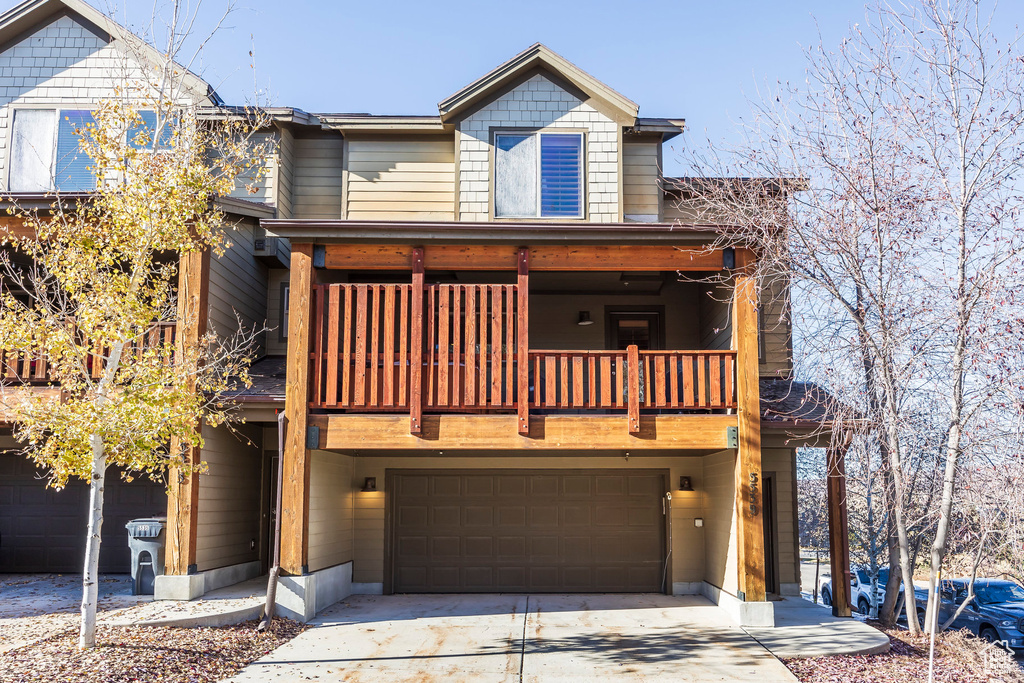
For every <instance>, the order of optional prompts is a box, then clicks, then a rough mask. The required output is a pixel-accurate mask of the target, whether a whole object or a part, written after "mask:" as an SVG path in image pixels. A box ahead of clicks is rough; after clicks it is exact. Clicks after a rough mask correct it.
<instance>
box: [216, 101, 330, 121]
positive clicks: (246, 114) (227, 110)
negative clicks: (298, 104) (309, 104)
mask: <svg viewBox="0 0 1024 683" xmlns="http://www.w3.org/2000/svg"><path fill="white" fill-rule="evenodd" d="M253 112H259V113H262V114H266V115H267V116H269V117H270V119H271V120H272V121H273V122H274V123H294V124H297V125H300V126H319V125H320V119H319V118H318V117H317V116H316V115H315V114H310V113H308V112H305V111H302V110H301V109H296V108H294V107H244V106H235V105H230V106H229V105H225V106H217V107H200V108H199V111H198V112H197V115H198V117H199V118H200V119H202V120H204V121H235V120H242V119H248V118H250V115H251V114H252V113H253Z"/></svg>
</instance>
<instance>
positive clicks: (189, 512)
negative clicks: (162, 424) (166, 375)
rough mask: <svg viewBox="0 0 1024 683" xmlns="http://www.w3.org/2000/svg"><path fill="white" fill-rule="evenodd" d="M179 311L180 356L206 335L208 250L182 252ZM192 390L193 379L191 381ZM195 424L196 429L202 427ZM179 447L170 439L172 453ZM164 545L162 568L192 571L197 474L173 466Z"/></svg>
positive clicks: (195, 454) (192, 455)
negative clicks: (180, 471) (184, 474)
mask: <svg viewBox="0 0 1024 683" xmlns="http://www.w3.org/2000/svg"><path fill="white" fill-rule="evenodd" d="M178 268H179V271H178V312H177V316H178V319H177V331H176V333H175V346H176V349H175V351H176V352H177V353H178V354H179V355H180V354H181V352H182V350H183V349H184V348H185V346H186V345H193V344H195V343H196V342H198V341H199V338H200V337H201V336H202V335H204V334H206V329H207V325H208V321H209V313H210V311H209V309H210V252H209V250H203V251H198V252H189V253H187V254H182V256H181V259H180V261H179V265H178ZM190 383H191V385H192V387H191V388H192V389H193V390H194V389H195V379H194V378H193V379H192V380H191V381H190ZM201 428H202V427H201V426H200V425H196V429H197V430H198V429H201ZM180 447H181V443H180V441H179V440H178V439H176V438H175V439H172V440H171V452H172V453H175V452H177V451H178V449H179V448H180ZM201 455H202V453H201V451H200V449H199V448H195V447H194V448H190V449H189V452H188V453H187V454H186V456H185V457H186V458H187V459H188V462H189V464H191V465H198V464H199V462H200V458H201ZM167 474H168V481H169V485H168V497H167V548H166V555H165V558H164V571H165V572H167V573H168V574H179V575H180V574H194V573H195V572H196V571H197V567H196V535H197V530H198V521H199V475H198V474H194V475H192V476H190V477H184V476H181V475H180V473H179V472H178V471H177V470H176V469H173V468H172V469H171V470H170V471H169V472H168V473H167Z"/></svg>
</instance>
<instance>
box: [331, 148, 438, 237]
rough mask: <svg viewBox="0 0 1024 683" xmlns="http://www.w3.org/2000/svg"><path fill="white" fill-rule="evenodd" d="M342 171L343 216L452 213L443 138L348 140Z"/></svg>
mask: <svg viewBox="0 0 1024 683" xmlns="http://www.w3.org/2000/svg"><path fill="white" fill-rule="evenodd" d="M347 170H348V174H347V178H348V187H347V188H346V195H345V196H346V202H347V212H346V216H347V217H348V218H352V219H366V220H374V219H389V220H390V219H394V220H453V219H454V217H455V153H454V145H453V143H452V140H451V139H450V138H448V137H447V136H437V137H429V138H408V139H401V140H349V142H348V160H347Z"/></svg>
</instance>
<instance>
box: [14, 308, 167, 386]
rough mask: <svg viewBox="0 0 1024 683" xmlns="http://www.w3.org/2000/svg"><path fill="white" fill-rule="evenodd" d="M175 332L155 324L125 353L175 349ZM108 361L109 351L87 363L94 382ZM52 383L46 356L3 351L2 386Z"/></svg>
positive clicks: (164, 323) (90, 359) (162, 324)
mask: <svg viewBox="0 0 1024 683" xmlns="http://www.w3.org/2000/svg"><path fill="white" fill-rule="evenodd" d="M176 331H177V325H176V323H174V322H158V323H154V324H153V325H152V327H150V328H149V330H148V331H147V332H146V334H144V335H142V336H141V337H139V338H138V339H137V340H135V342H134V343H132V344H131V346H129V347H128V348H126V349H125V351H124V353H125V354H128V355H131V354H138V353H142V351H144V350H145V349H147V348H152V347H155V346H160V345H169V346H172V347H173V344H174V341H175V334H176ZM106 357H107V351H106V350H104V353H102V354H92V355H90V356H89V358H88V359H87V360H86V367H87V369H88V371H89V375H90V376H91V377H92V378H93V379H99V378H100V377H101V376H102V375H103V369H104V367H105V365H106V363H105V359H106ZM169 360H170V359H169V358H168V361H169ZM52 381H53V377H52V375H51V368H50V363H49V362H48V360H47V359H46V357H45V356H41V355H35V354H31V353H26V352H24V351H18V350H0V382H3V383H20V384H47V383H49V382H52Z"/></svg>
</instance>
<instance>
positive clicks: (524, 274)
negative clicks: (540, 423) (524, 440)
mask: <svg viewBox="0 0 1024 683" xmlns="http://www.w3.org/2000/svg"><path fill="white" fill-rule="evenodd" d="M517 294H518V299H519V301H518V303H517V307H518V309H519V310H518V312H517V315H518V320H517V321H516V344H517V345H518V346H517V349H516V356H517V357H516V362H517V363H518V369H519V372H518V377H517V380H516V381H517V382H518V395H517V396H516V402H517V403H518V409H519V433H520V434H529V433H530V315H529V312H530V252H529V250H527V249H520V250H519V280H518V283H517Z"/></svg>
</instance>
